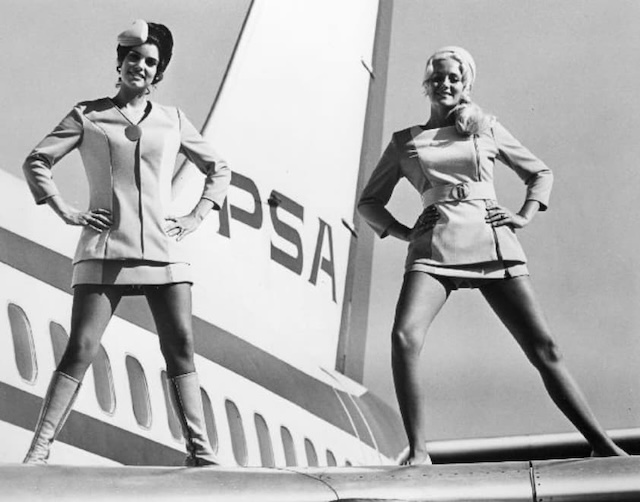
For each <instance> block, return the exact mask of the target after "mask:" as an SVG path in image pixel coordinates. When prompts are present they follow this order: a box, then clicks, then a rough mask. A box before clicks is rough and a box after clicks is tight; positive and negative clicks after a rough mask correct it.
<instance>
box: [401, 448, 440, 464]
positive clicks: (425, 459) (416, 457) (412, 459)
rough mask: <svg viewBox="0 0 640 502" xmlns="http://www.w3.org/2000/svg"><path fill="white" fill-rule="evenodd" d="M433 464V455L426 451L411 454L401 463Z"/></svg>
mask: <svg viewBox="0 0 640 502" xmlns="http://www.w3.org/2000/svg"><path fill="white" fill-rule="evenodd" d="M431 464H432V462H431V457H430V456H429V454H428V453H427V452H426V451H423V452H415V453H413V454H409V456H408V457H407V458H405V459H404V460H402V461H401V462H400V465H402V466H411V465H431Z"/></svg>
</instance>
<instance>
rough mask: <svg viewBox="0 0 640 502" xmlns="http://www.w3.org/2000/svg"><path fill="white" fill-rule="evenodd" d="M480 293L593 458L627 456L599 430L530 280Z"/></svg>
mask: <svg viewBox="0 0 640 502" xmlns="http://www.w3.org/2000/svg"><path fill="white" fill-rule="evenodd" d="M481 291H482V294H483V295H484V297H485V298H486V299H487V301H488V302H489V304H490V305H491V307H492V308H493V310H494V311H495V313H496V314H497V315H498V317H500V319H501V320H502V322H503V323H504V324H505V326H506V327H507V328H508V329H509V331H510V332H511V334H512V335H513V337H514V338H515V339H516V341H517V342H518V344H519V345H520V347H522V349H523V350H524V353H525V354H526V356H527V358H528V359H529V361H531V363H532V364H533V365H534V366H535V367H536V369H537V370H538V371H539V372H540V376H541V377H542V381H543V382H544V385H545V387H546V389H547V392H549V395H550V396H551V398H552V399H553V401H554V402H555V403H556V405H557V406H558V408H560V410H561V411H562V412H563V413H564V414H565V416H566V417H567V418H568V419H569V420H570V421H571V422H572V423H573V425H575V426H576V428H577V429H578V430H579V431H580V432H581V433H582V435H583V436H584V437H585V438H586V439H587V441H589V443H590V444H591V447H592V448H593V453H594V455H596V456H611V455H626V453H625V452H624V451H623V450H622V449H621V448H619V447H618V446H616V445H615V444H614V443H613V441H611V439H610V438H609V437H608V436H607V434H606V432H605V431H604V429H603V428H602V427H601V426H600V424H599V423H598V421H597V419H596V418H595V416H594V415H593V413H592V412H591V409H590V408H589V405H588V404H587V401H586V399H585V397H584V396H583V394H582V392H581V391H580V389H579V387H578V385H577V384H576V382H575V380H574V379H573V377H572V376H571V374H570V373H569V370H568V369H567V367H566V365H565V364H564V361H563V358H562V355H561V353H560V350H559V349H558V346H557V345H556V342H555V341H554V339H553V337H552V335H551V331H550V330H549V327H548V326H547V322H546V319H545V318H544V314H543V312H542V308H541V307H540V305H539V303H538V301H537V298H536V295H535V292H534V290H533V285H532V284H531V280H530V279H529V277H528V276H521V277H515V278H513V279H507V280H504V281H496V282H495V283H493V284H491V285H488V286H484V287H483V288H481Z"/></svg>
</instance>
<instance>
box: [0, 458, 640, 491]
mask: <svg viewBox="0 0 640 502" xmlns="http://www.w3.org/2000/svg"><path fill="white" fill-rule="evenodd" d="M1 470H2V480H1V481H0V489H1V490H2V497H3V498H4V499H6V500H18V499H21V497H23V496H24V494H25V487H28V490H29V492H28V493H29V498H28V499H29V501H31V502H39V501H43V502H44V501H47V502H48V501H50V500H56V501H58V502H63V501H64V502H75V501H85V500H87V499H89V500H92V501H94V502H99V501H103V500H104V501H107V500H108V501H110V502H112V501H122V502H124V501H138V500H140V499H144V500H154V501H156V502H161V501H169V500H171V501H174V500H190V501H194V502H196V501H200V500H201V501H205V500H206V501H210V500H216V501H220V502H241V501H242V502H248V501H260V502H337V501H349V502H366V501H370V502H372V501H379V502H384V501H388V502H402V501H404V502H453V501H460V502H462V501H465V502H475V501H478V502H480V501H484V502H487V501H492V502H578V501H579V502H588V501H603V502H607V501H608V502H625V501H630V502H631V501H633V502H637V501H638V500H640V475H639V473H640V458H638V457H629V458H619V457H616V458H604V459H586V460H585V459H579V460H556V461H541V462H504V463H488V464H486V463H485V464H458V465H443V466H423V467H410V468H407V467H404V468H401V467H382V466H378V467H352V468H332V469H327V468H306V469H303V468H299V469H258V468H245V469H238V468H219V467H213V468H200V469H189V468H183V469H176V468H159V467H155V468H152V467H127V468H122V467H84V468H82V469H79V468H77V467H68V466H65V467H63V466H48V467H41V466H30V467H23V466H3V467H1Z"/></svg>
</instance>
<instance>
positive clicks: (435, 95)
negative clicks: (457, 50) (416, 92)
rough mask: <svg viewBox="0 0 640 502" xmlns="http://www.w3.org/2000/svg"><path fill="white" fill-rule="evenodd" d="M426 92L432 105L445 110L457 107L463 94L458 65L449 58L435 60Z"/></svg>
mask: <svg viewBox="0 0 640 502" xmlns="http://www.w3.org/2000/svg"><path fill="white" fill-rule="evenodd" d="M427 90H428V92H427V94H428V95H429V99H431V102H432V103H433V104H439V105H441V106H443V107H445V108H453V107H455V106H457V105H458V104H459V103H460V99H461V98H462V96H463V92H464V84H463V83H462V73H461V72H460V63H459V62H458V61H455V60H453V59H450V58H447V59H437V60H435V61H434V62H433V73H432V74H431V77H430V78H429V83H428V87H427Z"/></svg>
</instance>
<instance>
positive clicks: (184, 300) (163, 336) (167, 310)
mask: <svg viewBox="0 0 640 502" xmlns="http://www.w3.org/2000/svg"><path fill="white" fill-rule="evenodd" d="M144 292H145V296H146V297H147V301H148V302H149V307H150V308H151V313H152V314H153V319H154V321H155V323H156V328H157V330H158V337H159V338H160V350H161V351H162V355H163V356H164V360H165V362H166V363H167V373H168V374H169V376H170V377H175V376H179V375H184V374H186V373H192V372H193V371H195V365H194V362H193V351H194V347H193V327H192V318H191V284H188V283H178V284H167V285H162V286H147V287H145V290H144Z"/></svg>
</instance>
